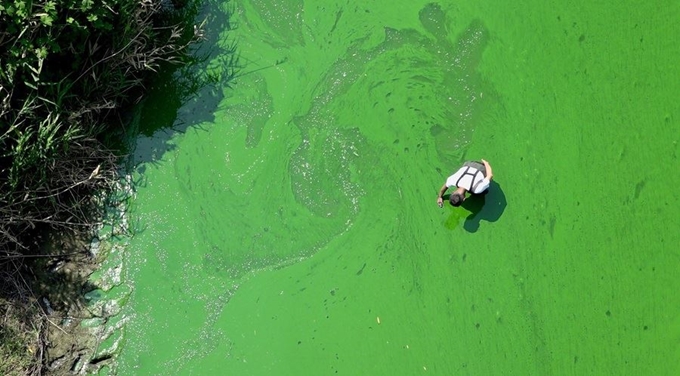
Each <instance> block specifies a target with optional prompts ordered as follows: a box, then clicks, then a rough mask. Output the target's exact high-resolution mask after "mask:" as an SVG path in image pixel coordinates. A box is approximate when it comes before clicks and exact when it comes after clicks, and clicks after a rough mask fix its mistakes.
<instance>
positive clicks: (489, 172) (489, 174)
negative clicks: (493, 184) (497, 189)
mask: <svg viewBox="0 0 680 376" xmlns="http://www.w3.org/2000/svg"><path fill="white" fill-rule="evenodd" d="M482 163H484V168H485V169H486V178H487V180H489V181H491V179H493V170H492V169H491V165H490V164H489V162H487V161H486V159H482Z"/></svg>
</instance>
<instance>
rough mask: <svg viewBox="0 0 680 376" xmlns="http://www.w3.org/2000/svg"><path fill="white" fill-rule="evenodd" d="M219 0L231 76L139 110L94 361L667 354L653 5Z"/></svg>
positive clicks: (204, 365)
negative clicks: (193, 95)
mask: <svg viewBox="0 0 680 376" xmlns="http://www.w3.org/2000/svg"><path fill="white" fill-rule="evenodd" d="M231 5H232V6H234V9H235V10H236V14H235V21H236V23H237V25H238V28H237V29H236V30H235V31H233V32H226V31H225V32H223V33H221V34H219V38H220V39H219V42H218V43H226V41H228V40H236V41H237V43H238V47H239V51H240V54H241V62H242V64H243V69H242V71H241V75H240V77H238V79H237V80H236V83H235V84H234V85H233V87H231V88H229V87H217V88H212V89H205V90H214V92H213V95H212V96H208V97H209V98H216V99H214V100H213V102H211V101H209V100H205V99H201V98H205V96H198V97H197V98H198V99H193V100H191V99H189V100H186V101H184V102H181V103H182V104H181V105H178V104H177V103H178V99H177V98H176V97H174V96H173V92H172V91H171V90H165V91H163V90H159V91H158V92H157V93H156V94H155V95H156V96H155V97H153V98H152V99H151V100H150V101H149V102H147V104H146V105H145V107H143V108H142V109H141V116H140V119H141V120H140V121H141V123H142V124H140V128H141V129H143V130H144V129H149V131H147V132H146V133H145V135H143V136H140V138H139V139H138V141H137V145H138V146H137V150H136V152H135V153H134V155H133V163H134V164H135V165H136V172H135V178H136V181H137V182H138V184H137V187H136V198H135V201H134V205H133V208H132V210H131V213H130V215H131V216H132V218H134V221H136V223H139V230H140V231H138V233H137V235H136V236H135V237H134V238H133V239H132V240H131V242H130V244H129V245H128V247H127V249H126V251H125V256H124V271H123V280H124V283H123V284H124V285H125V286H127V288H128V289H130V290H131V291H133V292H132V293H131V294H130V296H129V299H128V300H127V301H126V302H125V306H124V308H123V311H122V313H121V315H120V317H122V318H124V319H125V320H127V321H126V322H127V323H126V325H124V326H123V328H122V329H121V330H120V332H121V334H120V337H117V338H121V339H122V342H121V344H122V346H121V349H122V350H121V352H120V355H119V356H118V363H117V366H116V367H114V368H113V369H110V370H109V371H110V372H111V373H114V374H119V375H132V374H134V375H326V374H328V375H331V374H345V375H378V374H385V375H413V374H418V373H421V372H422V373H425V374H427V373H431V374H435V375H602V374H612V375H640V374H653V375H676V374H678V373H679V372H680V366H679V365H678V362H675V361H672V359H678V356H679V355H680V348H679V347H678V341H677V339H678V337H679V336H680V314H679V313H678V309H677V308H678V306H679V305H680V296H679V295H678V294H677V293H676V292H677V291H678V290H680V281H679V280H678V278H677V270H678V265H679V262H680V252H679V251H678V250H677V249H678V247H677V244H679V243H680V235H678V231H677V229H678V227H679V225H680V220H679V219H678V218H679V217H678V215H677V211H678V209H680V202H679V200H678V194H677V190H676V189H675V188H676V186H677V185H678V183H680V178H678V176H677V173H675V170H677V166H678V158H677V154H678V144H677V142H678V138H680V127H678V120H677V119H678V116H680V112H679V107H680V106H679V105H678V100H677V88H678V87H679V85H680V68H678V64H677V62H678V61H680V49H678V48H677V43H676V38H675V35H678V32H679V31H680V27H679V26H678V24H677V22H676V21H677V20H678V18H679V17H680V6H679V5H678V4H677V3H676V2H670V1H662V2H651V3H644V2H634V1H616V2H615V1H608V0H607V1H601V2H597V3H593V2H587V1H578V2H571V3H570V4H563V2H558V1H540V2H538V1H534V2H524V3H517V2H507V3H498V2H492V1H486V0H482V1H474V2H471V1H470V2H466V1H463V2H460V1H457V2H454V1H442V2H439V3H428V2H425V1H410V2H401V3H399V2H397V3H395V2H393V1H378V2H368V3H367V2H357V1H347V2H334V1H330V0H321V1H317V2H313V3H309V2H302V1H297V0H274V1H263V0H251V1H246V0H243V1H237V2H235V3H231ZM223 6H226V5H223ZM213 11H214V12H216V10H213ZM212 58H213V59H214V60H213V62H212V65H210V67H211V68H210V69H212V70H215V71H216V72H219V71H220V69H221V68H220V65H219V64H218V63H219V61H220V60H219V56H212ZM165 103H167V107H164V104H165ZM161 115H162V116H161ZM151 123H153V124H151ZM149 124H151V125H149ZM159 127H161V128H163V127H165V128H163V129H161V130H157V131H154V130H153V129H157V128H159ZM173 128H174V129H178V128H180V129H183V130H185V132H179V133H178V132H173V131H172V129H173ZM479 158H485V159H487V160H488V161H489V162H490V163H491V164H492V166H493V168H494V173H495V178H494V180H495V184H494V185H493V186H492V189H491V192H490V193H489V195H488V196H486V198H485V201H484V202H476V203H475V202H468V205H466V207H464V208H457V209H454V208H452V207H450V206H449V205H445V206H444V208H443V209H440V208H438V207H437V206H436V195H437V191H438V189H439V187H440V186H441V184H442V183H443V182H444V181H445V179H446V177H447V176H448V175H449V174H451V173H452V172H454V171H455V170H456V169H457V167H458V166H459V164H460V163H461V162H462V161H464V160H466V159H479Z"/></svg>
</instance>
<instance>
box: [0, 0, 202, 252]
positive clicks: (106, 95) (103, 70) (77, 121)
mask: <svg viewBox="0 0 680 376" xmlns="http://www.w3.org/2000/svg"><path fill="white" fill-rule="evenodd" d="M181 5H182V7H181V9H177V8H176V7H177V6H179V5H177V3H173V2H171V1H169V0H163V1H158V0H141V1H140V0H104V1H97V2H95V1H93V0H34V1H31V0H1V1H0V25H3V29H2V30H1V31H0V236H1V238H0V250H2V249H4V250H6V252H8V250H10V249H13V251H17V250H18V251H21V250H22V249H25V248H26V247H25V245H24V244H23V242H22V240H21V237H22V236H23V234H26V233H27V231H28V230H34V229H36V228H37V227H41V226H43V227H44V226H49V227H52V228H55V227H56V228H62V229H65V228H66V229H72V228H74V227H75V228H78V227H83V226H85V227H86V226H87V225H88V223H91V221H89V220H88V216H89V215H91V213H92V210H93V207H92V204H93V202H92V201H91V200H86V199H84V198H87V196H88V193H91V192H93V191H96V190H102V189H103V190H107V189H109V188H110V186H111V184H112V183H113V182H114V180H115V170H116V160H115V156H114V155H113V153H112V152H111V151H109V150H107V148H106V147H104V145H102V144H101V141H100V140H101V139H102V134H103V133H104V132H110V131H112V128H115V127H120V126H121V122H120V121H114V119H116V117H114V115H117V114H118V112H117V111H119V110H120V109H121V108H122V107H124V106H127V105H129V104H131V103H133V102H134V101H136V100H138V99H139V96H140V95H141V93H142V91H141V88H142V84H143V82H144V81H145V79H147V77H148V76H149V74H153V73H154V72H155V71H156V70H157V68H158V67H159V65H160V64H162V63H180V62H182V60H183V59H185V57H184V51H185V49H186V47H187V46H188V44H189V43H190V42H192V41H194V40H196V39H197V38H198V37H199V35H198V32H197V31H196V30H200V29H197V28H194V25H193V23H192V22H193V18H194V17H195V16H196V13H197V10H198V2H197V1H194V2H185V3H183V4H181ZM187 21H188V22H187ZM1 255H2V254H0V256H1Z"/></svg>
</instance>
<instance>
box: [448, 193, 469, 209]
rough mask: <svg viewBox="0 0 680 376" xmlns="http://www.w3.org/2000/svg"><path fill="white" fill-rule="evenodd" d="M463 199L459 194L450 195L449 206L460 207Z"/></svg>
mask: <svg viewBox="0 0 680 376" xmlns="http://www.w3.org/2000/svg"><path fill="white" fill-rule="evenodd" d="M464 199H465V197H463V195H462V194H460V193H454V194H452V195H451V196H450V197H449V202H450V203H451V205H453V206H460V204H462V203H463V200H464Z"/></svg>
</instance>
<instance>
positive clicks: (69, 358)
mask: <svg viewBox="0 0 680 376" xmlns="http://www.w3.org/2000/svg"><path fill="white" fill-rule="evenodd" d="M90 240H91V235H88V234H79V235H63V234H59V235H58V237H53V238H51V239H48V240H47V241H46V242H45V243H46V244H48V245H47V246H46V249H45V250H44V254H47V255H54V256H50V257H45V258H37V259H36V260H35V261H34V262H35V263H36V265H34V266H33V267H31V270H33V277H34V280H33V282H32V284H33V293H32V295H33V298H34V299H35V304H37V305H39V306H40V308H41V309H40V311H39V315H40V316H41V319H42V320H43V322H44V324H43V325H42V330H41V333H40V334H41V336H40V337H41V338H42V343H39V344H37V345H36V346H41V347H42V348H41V350H42V351H43V352H44V354H43V356H42V374H43V375H74V374H86V373H88V372H91V371H93V370H95V369H97V368H99V367H101V366H102V365H104V364H105V363H106V362H107V361H108V358H105V359H95V358H94V356H95V351H96V348H97V345H98V342H97V341H98V340H97V338H96V336H95V334H94V332H93V331H92V329H91V328H87V327H84V326H83V325H81V324H82V321H83V320H86V319H91V318H94V317H98V316H97V314H96V313H94V312H91V310H90V309H89V308H88V306H87V302H86V299H85V294H86V293H88V292H90V291H92V290H95V289H97V287H96V286H95V285H93V284H92V283H91V282H89V280H88V279H89V277H90V276H91V275H92V273H93V272H94V271H96V270H97V268H98V267H99V265H100V262H101V261H102V260H98V259H97V257H95V255H94V254H93V253H92V252H91V250H90ZM103 319H104V320H103V321H104V322H105V321H106V318H103Z"/></svg>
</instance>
